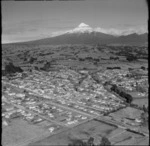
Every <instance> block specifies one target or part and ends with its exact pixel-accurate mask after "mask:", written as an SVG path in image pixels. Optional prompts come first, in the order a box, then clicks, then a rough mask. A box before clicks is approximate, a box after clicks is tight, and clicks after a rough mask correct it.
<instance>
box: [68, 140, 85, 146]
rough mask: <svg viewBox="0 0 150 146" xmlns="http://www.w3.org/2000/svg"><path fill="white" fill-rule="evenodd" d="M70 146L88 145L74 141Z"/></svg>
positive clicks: (80, 141)
mask: <svg viewBox="0 0 150 146" xmlns="http://www.w3.org/2000/svg"><path fill="white" fill-rule="evenodd" d="M68 146H86V144H85V143H84V142H83V141H82V140H74V141H73V143H72V144H68Z"/></svg>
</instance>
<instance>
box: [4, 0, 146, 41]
mask: <svg viewBox="0 0 150 146" xmlns="http://www.w3.org/2000/svg"><path fill="white" fill-rule="evenodd" d="M147 20H148V8H147V3H146V1H145V0H91V1H90V0H88V1H41V2H40V1H24V2H23V1H20V2H19V1H3V2H2V43H9V42H19V41H28V40H35V39H39V38H45V37H49V36H51V35H52V34H53V33H54V32H57V31H66V30H70V29H73V28H75V27H77V26H78V25H79V24H80V23H82V22H83V23H86V24H88V25H89V26H91V27H93V28H95V27H102V28H106V29H107V28H117V29H125V28H126V29H128V28H133V27H136V28H138V27H147Z"/></svg>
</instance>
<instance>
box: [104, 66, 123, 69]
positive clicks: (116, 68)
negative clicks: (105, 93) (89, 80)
mask: <svg viewBox="0 0 150 146" xmlns="http://www.w3.org/2000/svg"><path fill="white" fill-rule="evenodd" d="M107 69H121V67H117V66H116V67H107Z"/></svg>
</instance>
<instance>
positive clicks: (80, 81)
mask: <svg viewBox="0 0 150 146" xmlns="http://www.w3.org/2000/svg"><path fill="white" fill-rule="evenodd" d="M132 74H133V73H132V72H131V71H125V70H118V69H115V70H104V69H101V70H99V71H96V72H93V73H90V72H88V71H87V70H86V71H85V70H80V71H75V70H71V69H67V68H62V69H60V70H59V71H49V72H45V71H37V70H32V71H31V72H28V71H24V72H23V73H15V74H14V75H13V76H9V77H7V76H3V78H2V121H3V122H2V124H3V126H4V127H6V129H7V127H11V126H12V123H13V121H15V122H16V121H17V120H18V121H19V120H23V121H26V124H25V123H24V124H23V123H22V124H23V125H24V126H27V125H36V126H38V128H39V127H40V129H41V128H42V130H40V134H39V135H38V136H37V135H36V136H35V137H36V138H34V140H36V139H38V137H40V138H41V137H47V136H50V135H53V134H56V133H60V132H61V131H64V130H66V129H68V128H73V127H76V126H78V125H82V124H83V123H86V122H90V121H93V120H96V121H100V122H104V123H107V124H111V125H114V126H117V127H118V128H121V129H126V130H128V129H129V130H130V131H135V132H137V133H139V134H140V135H142V136H146V137H147V136H148V135H149V134H148V128H145V124H144V126H142V125H143V122H144V123H145V122H146V121H147V120H148V114H147V113H148V111H147V110H148V108H147V107H146V106H145V105H144V106H143V105H141V104H139V105H138V103H137V102H136V101H135V103H134V102H133V104H131V103H130V102H131V101H130V102H128V101H127V100H125V98H123V97H121V96H120V95H118V94H116V92H114V91H111V88H112V86H113V85H114V84H115V85H116V86H117V87H118V88H121V89H122V90H124V91H126V92H128V93H129V92H130V93H132V92H133V93H134V92H135V91H136V92H137V93H138V95H139V97H141V98H142V97H143V99H145V98H144V97H148V90H147V89H148V80H147V79H148V78H146V77H145V76H146V74H142V75H141V74H140V78H137V77H136V76H134V77H132ZM141 84H142V85H143V87H145V88H144V89H143V90H142V91H141V90H138V89H139V85H141ZM144 85H145V86H144ZM131 95H132V94H131ZM133 95H134V94H133ZM133 95H132V98H133V99H132V100H133V101H134V96H133ZM136 96H137V94H136ZM135 105H136V106H135ZM147 106H148V105H147ZM143 107H144V108H145V109H146V112H144V109H143ZM123 110H124V112H125V111H126V112H127V111H128V112H130V113H132V112H133V113H134V115H132V117H129V116H127V117H126V116H124V115H122V114H123V113H122V114H117V113H118V112H120V111H123ZM145 118H146V119H145ZM144 119H145V120H144ZM146 123H147V122H146ZM23 125H22V126H23ZM146 125H147V124H146ZM16 126H17V125H16ZM18 126H19V125H18ZM20 126H21V125H20ZM146 127H147V126H146ZM22 128H23V127H22ZM36 129H37V127H36V128H35V129H33V130H35V131H36ZM45 129H46V130H45ZM4 130H5V128H4ZM42 132H43V133H44V134H43V133H42ZM41 135H42V136H41ZM27 139H30V138H27ZM29 141H31V140H26V141H24V140H23V141H22V142H21V143H18V145H19V144H20V145H23V144H24V145H26V144H28V143H29Z"/></svg>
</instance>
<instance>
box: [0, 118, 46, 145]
mask: <svg viewBox="0 0 150 146" xmlns="http://www.w3.org/2000/svg"><path fill="white" fill-rule="evenodd" d="M48 133H49V131H48V130H47V131H46V130H45V129H42V128H40V127H39V126H36V125H30V124H28V123H27V122H26V121H24V120H22V119H15V120H13V121H12V122H11V124H10V126H7V127H5V128H3V130H2V145H3V146H17V145H18V146H21V145H22V144H23V143H24V142H28V141H30V140H31V139H33V138H36V137H42V136H43V135H45V134H48Z"/></svg>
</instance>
